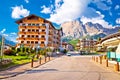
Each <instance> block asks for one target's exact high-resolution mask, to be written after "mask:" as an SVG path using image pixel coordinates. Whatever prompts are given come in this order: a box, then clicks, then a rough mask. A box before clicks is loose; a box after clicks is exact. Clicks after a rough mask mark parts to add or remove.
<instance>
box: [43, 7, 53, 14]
mask: <svg viewBox="0 0 120 80" xmlns="http://www.w3.org/2000/svg"><path fill="white" fill-rule="evenodd" d="M41 8H43V10H42V11H41V13H45V14H48V13H51V12H52V11H51V10H52V8H53V6H52V5H51V7H46V6H45V5H44V6H42V7H41Z"/></svg>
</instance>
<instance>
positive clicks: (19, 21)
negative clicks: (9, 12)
mask: <svg viewBox="0 0 120 80" xmlns="http://www.w3.org/2000/svg"><path fill="white" fill-rule="evenodd" d="M31 16H35V17H38V18H41V19H43V20H44V22H47V23H49V24H50V25H51V26H52V27H53V28H54V29H56V30H62V28H60V29H58V28H55V27H54V26H53V24H52V22H50V21H48V20H46V19H44V18H42V17H39V16H36V15H35V14H31V15H29V16H26V17H24V18H22V19H19V20H17V21H16V23H17V24H20V23H21V21H22V20H24V19H26V18H28V17H31Z"/></svg>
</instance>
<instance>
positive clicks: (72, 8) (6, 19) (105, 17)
mask: <svg viewBox="0 0 120 80" xmlns="http://www.w3.org/2000/svg"><path fill="white" fill-rule="evenodd" d="M30 14H35V15H37V16H40V17H42V18H45V19H47V20H49V21H51V22H52V23H53V24H54V25H55V26H57V27H58V26H60V25H61V24H62V23H64V22H68V21H74V20H76V19H80V20H81V21H82V22H83V24H85V23H86V22H92V23H99V24H101V25H102V26H103V27H106V28H111V27H116V26H120V0H0V34H1V35H4V36H5V38H7V39H8V40H11V41H14V42H16V37H17V32H18V25H17V24H16V23H15V21H17V20H19V19H21V18H23V17H26V16H28V15H30Z"/></svg>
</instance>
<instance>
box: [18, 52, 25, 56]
mask: <svg viewBox="0 0 120 80" xmlns="http://www.w3.org/2000/svg"><path fill="white" fill-rule="evenodd" d="M18 55H20V56H26V53H25V52H18Z"/></svg>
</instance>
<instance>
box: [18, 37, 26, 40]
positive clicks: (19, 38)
mask: <svg viewBox="0 0 120 80" xmlns="http://www.w3.org/2000/svg"><path fill="white" fill-rule="evenodd" d="M17 40H25V38H22V37H20V38H17Z"/></svg>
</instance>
